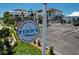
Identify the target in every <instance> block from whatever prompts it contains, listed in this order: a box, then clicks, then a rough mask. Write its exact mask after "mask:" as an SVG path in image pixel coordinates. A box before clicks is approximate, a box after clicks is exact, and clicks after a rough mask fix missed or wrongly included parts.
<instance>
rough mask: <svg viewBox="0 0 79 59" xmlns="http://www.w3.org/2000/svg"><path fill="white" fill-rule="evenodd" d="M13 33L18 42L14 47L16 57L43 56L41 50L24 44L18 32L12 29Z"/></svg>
mask: <svg viewBox="0 0 79 59" xmlns="http://www.w3.org/2000/svg"><path fill="white" fill-rule="evenodd" d="M11 31H12V33H13V34H14V36H15V38H16V40H17V46H16V47H14V51H15V53H14V55H41V54H42V52H41V50H40V49H39V48H37V47H35V46H33V45H31V44H24V43H22V42H21V41H20V40H19V38H18V36H17V33H16V31H15V30H14V29H13V28H12V29H11Z"/></svg>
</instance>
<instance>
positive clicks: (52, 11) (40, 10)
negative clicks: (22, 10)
mask: <svg viewBox="0 0 79 59" xmlns="http://www.w3.org/2000/svg"><path fill="white" fill-rule="evenodd" d="M42 11H43V9H39V10H37V12H42ZM47 11H48V12H51V13H54V12H55V11H58V12H62V11H61V10H58V9H55V8H48V9H47Z"/></svg>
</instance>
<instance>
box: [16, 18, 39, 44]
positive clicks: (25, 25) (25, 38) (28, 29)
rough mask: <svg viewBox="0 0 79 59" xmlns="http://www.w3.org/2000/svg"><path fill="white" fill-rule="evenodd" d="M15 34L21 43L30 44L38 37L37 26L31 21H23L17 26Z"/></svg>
mask: <svg viewBox="0 0 79 59" xmlns="http://www.w3.org/2000/svg"><path fill="white" fill-rule="evenodd" d="M17 33H18V37H19V38H20V40H21V41H22V42H24V43H30V42H32V41H34V40H35V39H36V38H37V37H38V33H39V28H38V24H37V23H36V22H35V21H32V20H27V21H24V22H22V23H21V24H20V25H19V27H18V30H17Z"/></svg>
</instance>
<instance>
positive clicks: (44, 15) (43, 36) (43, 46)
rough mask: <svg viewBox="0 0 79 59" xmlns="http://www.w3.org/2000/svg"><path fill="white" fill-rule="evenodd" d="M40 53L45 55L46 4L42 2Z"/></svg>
mask: <svg viewBox="0 0 79 59" xmlns="http://www.w3.org/2000/svg"><path fill="white" fill-rule="evenodd" d="M42 23H43V28H42V55H46V27H47V4H46V3H44V4H43V21H42Z"/></svg>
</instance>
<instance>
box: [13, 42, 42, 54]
mask: <svg viewBox="0 0 79 59" xmlns="http://www.w3.org/2000/svg"><path fill="white" fill-rule="evenodd" d="M14 51H15V53H14V55H41V54H42V53H41V50H40V49H38V48H36V47H35V46H33V45H31V44H24V43H22V42H19V43H18V45H17V46H16V47H15V48H14Z"/></svg>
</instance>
